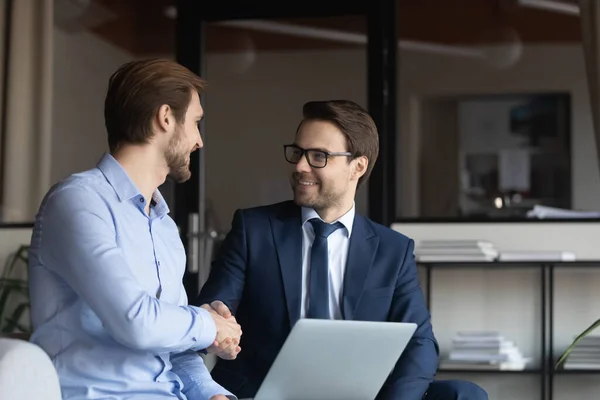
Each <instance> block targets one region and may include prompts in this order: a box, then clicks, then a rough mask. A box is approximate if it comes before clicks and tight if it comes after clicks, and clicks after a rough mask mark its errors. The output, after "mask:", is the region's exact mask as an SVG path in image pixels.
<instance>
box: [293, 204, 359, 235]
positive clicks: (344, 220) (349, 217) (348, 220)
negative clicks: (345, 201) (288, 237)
mask: <svg viewBox="0 0 600 400" xmlns="http://www.w3.org/2000/svg"><path fill="white" fill-rule="evenodd" d="M355 213H356V205H355V203H352V208H351V209H350V210H349V211H348V212H347V213H346V214H344V215H342V216H341V217H340V218H338V219H337V220H335V221H333V222H332V223H335V222H340V223H341V224H342V225H344V227H345V228H346V230H347V231H348V237H350V235H351V234H352V225H353V224H354V214H355ZM313 218H319V219H320V220H323V218H321V217H319V214H317V212H316V211H315V210H314V209H312V208H308V207H302V225H303V226H304V224H305V223H306V221H308V220H310V219H313Z"/></svg>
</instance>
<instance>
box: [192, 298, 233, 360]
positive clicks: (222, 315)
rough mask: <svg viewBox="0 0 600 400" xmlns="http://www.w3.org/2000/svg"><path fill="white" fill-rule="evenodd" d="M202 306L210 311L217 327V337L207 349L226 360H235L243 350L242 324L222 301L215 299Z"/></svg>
mask: <svg viewBox="0 0 600 400" xmlns="http://www.w3.org/2000/svg"><path fill="white" fill-rule="evenodd" d="M201 308H203V309H205V310H206V311H208V312H209V313H210V315H211V316H212V317H213V320H214V321H215V325H216V327H217V337H216V338H215V341H214V342H213V344H212V345H211V346H210V347H209V348H208V349H206V350H207V351H208V352H209V353H210V354H215V355H217V356H218V357H220V358H222V359H224V360H234V359H235V358H236V357H237V355H238V353H239V352H240V351H241V350H242V349H241V347H240V346H239V344H240V337H241V336H242V328H241V326H240V325H239V324H238V323H237V321H236V319H235V317H234V316H233V315H232V314H231V311H229V308H228V307H227V306H226V305H225V304H224V303H223V302H222V301H219V300H215V301H213V302H212V303H210V305H209V304H204V305H202V307H201Z"/></svg>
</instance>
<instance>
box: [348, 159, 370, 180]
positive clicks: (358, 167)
mask: <svg viewBox="0 0 600 400" xmlns="http://www.w3.org/2000/svg"><path fill="white" fill-rule="evenodd" d="M352 164H353V165H354V168H352V178H353V179H355V180H358V179H360V177H361V176H363V175H364V174H365V172H367V167H368V166H369V159H368V158H367V157H365V156H360V157H357V158H355V159H354V160H352Z"/></svg>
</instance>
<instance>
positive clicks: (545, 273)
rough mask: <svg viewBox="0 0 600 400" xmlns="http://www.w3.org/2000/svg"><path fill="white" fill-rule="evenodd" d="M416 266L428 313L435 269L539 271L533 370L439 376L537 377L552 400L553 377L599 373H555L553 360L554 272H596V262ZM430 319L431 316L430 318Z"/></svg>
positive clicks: (459, 371) (544, 398)
mask: <svg viewBox="0 0 600 400" xmlns="http://www.w3.org/2000/svg"><path fill="white" fill-rule="evenodd" d="M417 265H418V266H419V267H421V268H424V269H425V274H426V275H425V276H426V278H425V295H426V301H427V307H428V308H429V309H430V310H431V305H432V299H431V297H432V296H431V294H432V281H433V271H434V270H438V269H450V268H461V269H465V268H473V269H488V268H489V269H493V270H496V271H498V270H503V271H507V272H508V271H510V270H514V269H519V270H522V269H524V268H528V269H531V268H534V269H537V270H538V271H539V279H540V283H541V286H540V287H541V290H540V296H541V302H540V304H541V310H540V315H541V318H540V321H539V323H540V326H541V330H540V332H541V333H540V354H541V360H540V365H537V366H535V367H533V368H527V369H524V370H515V371H513V370H510V371H503V370H485V369H445V368H440V369H439V370H438V372H440V373H453V374H482V375H483V374H487V375H493V374H500V375H507V374H516V375H518V374H529V375H531V374H537V375H539V377H540V391H541V399H542V400H552V397H553V389H554V376H555V375H560V374H570V375H576V374H582V375H584V374H600V370H564V369H558V370H557V369H555V368H554V366H555V365H556V361H557V360H556V359H555V357H554V350H553V349H554V346H553V339H554V302H555V299H554V278H555V270H556V269H557V268H561V267H571V268H573V267H586V268H598V267H600V260H598V261H595V260H593V261H592V260H590V261H572V262H571V261H565V262H563V261H531V260H527V261H491V262H490V261H464V262H459V261H448V262H443V261H436V262H420V261H418V262H417ZM433 318H434V316H433Z"/></svg>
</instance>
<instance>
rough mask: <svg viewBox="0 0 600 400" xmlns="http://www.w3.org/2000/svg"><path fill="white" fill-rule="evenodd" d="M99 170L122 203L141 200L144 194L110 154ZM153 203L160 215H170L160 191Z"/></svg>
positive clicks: (153, 197) (102, 160) (99, 163)
mask: <svg viewBox="0 0 600 400" xmlns="http://www.w3.org/2000/svg"><path fill="white" fill-rule="evenodd" d="M97 166H98V169H99V170H100V171H101V172H102V174H104V177H105V178H106V180H107V181H108V183H110V185H111V186H112V188H113V189H114V190H115V193H116V194H117V197H118V198H119V200H120V201H122V202H123V201H125V200H131V199H135V200H136V201H137V199H138V198H141V196H142V193H141V192H140V191H139V189H138V188H137V186H135V183H133V181H132V180H131V178H129V175H127V172H126V171H125V169H123V167H122V166H121V164H119V162H118V161H117V160H115V158H114V157H113V156H112V155H110V154H109V153H105V154H104V156H102V158H101V159H100V161H99V162H98V165H97ZM152 203H153V206H154V211H155V212H156V213H157V214H158V215H159V216H163V215H165V214H168V213H169V207H168V206H167V202H166V201H165V199H164V197H163V196H162V194H161V193H160V191H159V190H158V189H156V191H155V192H154V193H153V194H152Z"/></svg>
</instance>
